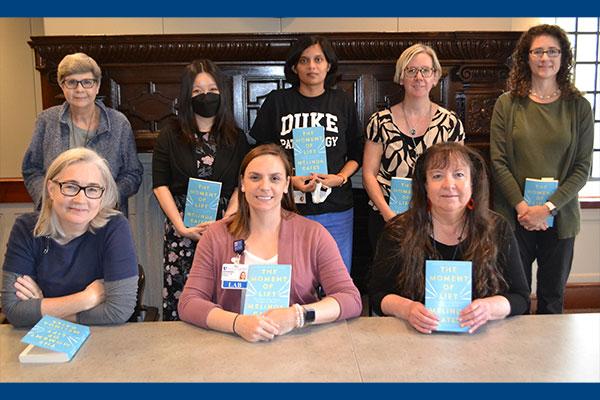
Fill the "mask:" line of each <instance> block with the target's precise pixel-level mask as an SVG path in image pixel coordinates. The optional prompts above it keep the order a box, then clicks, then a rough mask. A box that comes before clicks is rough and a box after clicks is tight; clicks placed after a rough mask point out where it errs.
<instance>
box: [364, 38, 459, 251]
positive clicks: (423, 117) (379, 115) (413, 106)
mask: <svg viewBox="0 0 600 400" xmlns="http://www.w3.org/2000/svg"><path fill="white" fill-rule="evenodd" d="M441 74H442V67H441V65H440V62H439V61H438V58H437V55H436V54H435V52H434V51H433V49H432V48H431V47H429V46H426V45H424V44H419V43H417V44H415V45H413V46H411V47H409V48H408V49H406V50H404V51H403V52H402V54H401V55H400V57H399V58H398V61H397V62H396V72H395V74H394V82H395V83H397V84H398V85H400V89H401V93H400V95H401V96H403V97H402V100H401V101H400V102H399V103H397V104H394V105H392V106H391V107H390V108H386V109H384V110H381V111H379V112H376V113H375V114H373V115H372V116H371V118H370V119H369V123H368V126H367V140H366V142H365V149H364V156H363V185H364V187H365V190H366V191H367V194H368V195H369V199H370V200H369V204H370V205H371V209H369V228H368V229H369V240H370V242H371V247H372V248H373V249H375V245H376V243H377V239H378V237H379V235H380V234H381V232H382V230H383V227H384V225H385V223H386V222H387V221H389V220H390V219H391V218H392V217H393V216H394V215H396V213H395V212H394V211H392V209H391V208H390V206H389V198H390V189H391V180H392V177H402V178H412V175H413V171H414V168H415V163H416V161H417V158H418V157H419V155H420V154H423V152H424V151H425V150H426V149H427V148H428V147H431V146H432V145H434V144H435V143H440V142H447V141H451V142H461V143H462V142H463V141H464V139H465V132H464V129H463V125H462V123H461V122H460V120H459V119H458V117H457V115H456V114H455V113H454V112H451V111H448V110H446V109H445V108H443V107H440V106H438V105H437V104H435V103H434V102H432V101H431V100H430V98H429V96H430V92H431V89H432V88H433V87H434V86H436V85H437V84H438V81H439V79H440V76H441Z"/></svg>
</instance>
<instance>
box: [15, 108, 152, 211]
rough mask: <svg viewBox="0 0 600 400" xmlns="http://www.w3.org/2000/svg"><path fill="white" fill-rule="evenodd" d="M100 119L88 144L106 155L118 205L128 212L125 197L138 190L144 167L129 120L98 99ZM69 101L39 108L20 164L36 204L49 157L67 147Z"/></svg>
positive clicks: (39, 201) (48, 164)
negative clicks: (42, 109)
mask: <svg viewBox="0 0 600 400" xmlns="http://www.w3.org/2000/svg"><path fill="white" fill-rule="evenodd" d="M96 106H98V107H99V109H100V123H99V125H98V130H97V133H96V135H94V136H93V137H92V138H91V139H90V141H89V143H88V145H87V147H89V148H90V149H92V150H94V151H96V152H97V153H98V154H99V155H100V156H101V157H103V158H105V159H106V161H107V162H108V166H109V167H110V171H111V172H112V175H113V178H114V179H115V181H116V182H117V187H118V189H119V207H120V209H121V211H123V212H124V213H125V215H127V198H128V197H129V196H132V195H134V194H135V193H137V191H138V188H139V187H140V184H141V183H142V174H143V172H144V169H143V167H142V164H141V163H140V160H139V159H138V156H137V149H136V147H135V140H134V137H133V131H132V130H131V124H130V123H129V121H128V120H127V118H126V117H125V115H123V114H122V113H120V112H119V111H117V110H114V109H112V108H108V107H106V106H105V105H104V103H102V102H101V101H99V100H96ZM69 119H70V112H69V103H67V102H64V103H63V105H61V106H54V107H50V108H48V109H46V110H44V111H42V112H41V113H40V114H39V115H38V117H37V120H36V123H35V130H34V132H33V137H32V139H31V143H30V144H29V148H28V149H27V151H26V152H25V156H24V157H23V165H22V167H21V169H22V173H23V179H24V180H25V186H26V187H27V191H28V192H29V195H30V196H31V198H32V199H33V202H34V204H35V205H36V207H39V205H40V203H41V199H42V192H43V189H44V188H43V182H44V176H45V174H46V171H47V169H48V167H49V166H50V164H51V163H52V161H54V159H55V158H56V157H57V156H58V155H59V154H60V153H62V152H63V151H65V150H68V149H69V134H70V131H69Z"/></svg>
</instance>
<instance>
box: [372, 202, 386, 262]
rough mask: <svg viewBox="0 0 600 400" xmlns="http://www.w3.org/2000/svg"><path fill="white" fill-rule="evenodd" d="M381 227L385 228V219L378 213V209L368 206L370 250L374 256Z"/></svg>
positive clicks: (381, 230)
mask: <svg viewBox="0 0 600 400" xmlns="http://www.w3.org/2000/svg"><path fill="white" fill-rule="evenodd" d="M383 228H385V221H384V220H383V217H382V216H381V214H380V213H379V211H375V210H373V208H371V206H369V226H368V230H369V242H370V243H371V250H372V251H373V256H375V248H376V246H377V241H378V240H379V236H381V233H382V232H383Z"/></svg>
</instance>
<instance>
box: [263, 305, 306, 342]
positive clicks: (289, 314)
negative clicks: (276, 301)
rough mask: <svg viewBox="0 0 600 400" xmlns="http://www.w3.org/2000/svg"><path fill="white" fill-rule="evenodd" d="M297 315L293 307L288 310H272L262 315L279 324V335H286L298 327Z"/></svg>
mask: <svg viewBox="0 0 600 400" xmlns="http://www.w3.org/2000/svg"><path fill="white" fill-rule="evenodd" d="M296 313H297V312H296V308H295V307H294V306H291V307H288V308H272V309H270V310H269V311H267V312H265V313H263V314H262V315H264V316H265V317H269V318H270V319H271V320H273V321H274V322H275V323H277V325H278V326H279V332H278V333H277V335H285V334H286V333H288V332H291V331H292V330H293V329H294V328H295V327H296Z"/></svg>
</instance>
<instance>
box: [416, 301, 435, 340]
mask: <svg viewBox="0 0 600 400" xmlns="http://www.w3.org/2000/svg"><path fill="white" fill-rule="evenodd" d="M408 323H409V324H411V325H412V326H413V328H415V329H416V330H418V331H419V332H421V333H431V332H432V331H434V330H436V329H437V327H438V323H439V319H438V317H436V315H435V314H433V313H432V312H431V311H429V310H428V309H426V308H425V306H424V305H423V303H420V302H418V301H413V302H412V303H411V304H410V307H409V309H408Z"/></svg>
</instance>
